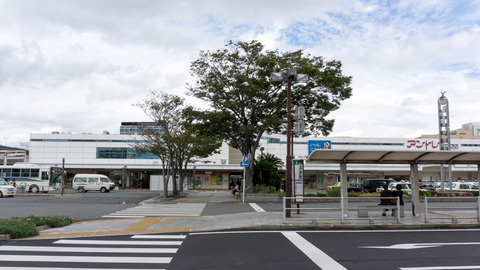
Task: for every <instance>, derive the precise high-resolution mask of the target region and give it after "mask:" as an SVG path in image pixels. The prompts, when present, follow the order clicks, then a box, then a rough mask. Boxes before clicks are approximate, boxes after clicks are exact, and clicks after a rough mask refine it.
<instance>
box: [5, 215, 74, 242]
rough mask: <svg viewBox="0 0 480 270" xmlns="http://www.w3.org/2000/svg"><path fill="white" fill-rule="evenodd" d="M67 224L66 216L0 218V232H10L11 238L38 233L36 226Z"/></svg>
mask: <svg viewBox="0 0 480 270" xmlns="http://www.w3.org/2000/svg"><path fill="white" fill-rule="evenodd" d="M69 224H70V218H69V217H67V216H43V217H35V216H28V217H12V218H0V234H10V237H11V238H12V239H18V238H25V237H33V236H37V235H38V231H37V229H36V227H38V226H50V227H52V228H58V227H64V226H67V225H69Z"/></svg>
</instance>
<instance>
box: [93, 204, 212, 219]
mask: <svg viewBox="0 0 480 270" xmlns="http://www.w3.org/2000/svg"><path fill="white" fill-rule="evenodd" d="M206 205H207V204H206V203H147V204H142V205H139V206H135V207H131V208H128V209H125V210H120V211H117V212H114V213H111V214H108V215H104V216H102V217H103V218H142V217H172V216H180V217H187V216H189V217H198V216H200V214H201V213H202V211H203V209H204V208H205V206H206Z"/></svg>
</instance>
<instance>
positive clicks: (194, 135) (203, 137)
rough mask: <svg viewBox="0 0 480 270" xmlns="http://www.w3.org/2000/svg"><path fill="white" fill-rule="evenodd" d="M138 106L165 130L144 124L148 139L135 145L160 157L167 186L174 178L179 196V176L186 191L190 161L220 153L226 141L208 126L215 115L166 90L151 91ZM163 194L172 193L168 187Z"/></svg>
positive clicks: (180, 182) (144, 135)
mask: <svg viewBox="0 0 480 270" xmlns="http://www.w3.org/2000/svg"><path fill="white" fill-rule="evenodd" d="M136 106H138V107H140V108H141V109H142V110H143V111H144V112H145V113H146V114H147V115H148V116H149V117H150V118H151V119H152V120H153V121H154V123H155V124H156V125H157V126H160V127H162V131H161V132H158V131H157V130H155V129H152V128H151V127H150V126H144V127H141V130H142V134H141V136H142V137H143V139H144V140H143V141H142V142H140V143H137V144H136V145H135V148H136V149H137V150H138V151H139V152H149V153H152V154H154V155H156V156H158V157H159V158H160V160H161V161H162V174H163V181H164V187H168V181H169V179H173V182H174V183H173V188H174V195H177V182H176V176H178V177H179V183H178V187H179V189H180V191H182V190H183V180H184V179H185V176H186V172H187V166H188V164H189V163H191V162H194V161H195V160H196V159H200V158H206V157H208V156H210V155H211V154H213V153H215V152H217V149H218V148H219V147H220V146H221V144H222V137H219V136H217V135H216V134H215V133H213V132H210V131H209V130H208V129H206V128H205V126H209V121H211V120H210V119H215V116H214V115H212V113H208V112H198V111H196V110H195V109H194V108H193V107H192V106H189V105H186V103H185V99H183V98H181V97H178V96H176V95H171V94H166V93H157V92H151V94H150V96H149V97H148V98H146V99H144V100H143V101H141V102H139V103H137V104H136ZM163 195H164V197H167V196H168V191H167V188H164V194H163Z"/></svg>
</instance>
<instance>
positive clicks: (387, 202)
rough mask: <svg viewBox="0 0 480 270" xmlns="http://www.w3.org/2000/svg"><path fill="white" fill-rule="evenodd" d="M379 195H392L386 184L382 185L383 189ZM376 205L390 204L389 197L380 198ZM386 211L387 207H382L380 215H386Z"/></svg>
mask: <svg viewBox="0 0 480 270" xmlns="http://www.w3.org/2000/svg"><path fill="white" fill-rule="evenodd" d="M380 197H392V192H391V191H390V190H388V185H383V190H382V192H380ZM378 205H390V198H388V199H380V203H379V204H378ZM387 211H388V208H385V209H382V216H386V215H387V214H386V212H387Z"/></svg>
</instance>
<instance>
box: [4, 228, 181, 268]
mask: <svg viewBox="0 0 480 270" xmlns="http://www.w3.org/2000/svg"><path fill="white" fill-rule="evenodd" d="M185 237H186V236H185V235H133V236H130V237H129V238H125V239H124V240H118V239H115V240H100V239H98V240H91V239H60V240H56V241H54V242H52V243H48V244H47V245H41V246H40V245H32V246H30V245H4V246H0V265H1V266H0V270H6V269H9V270H26V269H28V270H47V269H55V270H83V269H107V268H108V269H129V268H128V267H129V264H131V267H132V268H131V269H133V268H135V269H159V268H161V269H166V267H167V266H168V264H169V263H170V262H171V260H172V259H173V256H174V255H175V253H176V252H177V251H178V247H179V246H180V245H181V244H182V242H183V240H184V239H185ZM24 243H25V244H28V241H25V242H22V244H24ZM32 262H33V263H41V264H42V265H41V266H39V267H32ZM102 266H104V267H102ZM139 266H140V268H138V267H139ZM116 267H118V268H116Z"/></svg>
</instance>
